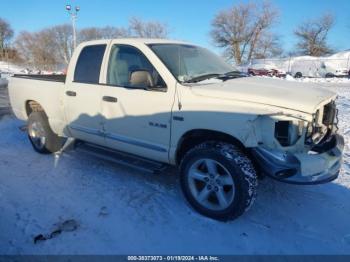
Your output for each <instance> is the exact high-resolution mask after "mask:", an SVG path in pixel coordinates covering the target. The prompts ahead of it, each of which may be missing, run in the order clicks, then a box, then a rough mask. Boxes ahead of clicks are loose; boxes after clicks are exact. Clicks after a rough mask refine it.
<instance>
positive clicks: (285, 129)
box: [275, 121, 304, 147]
mask: <svg viewBox="0 0 350 262" xmlns="http://www.w3.org/2000/svg"><path fill="white" fill-rule="evenodd" d="M303 131H304V121H298V122H293V121H278V122H276V123H275V138H276V139H277V141H278V142H279V143H280V145H281V146H284V147H286V146H292V145H294V144H295V143H296V142H297V141H298V140H299V139H300V137H301V136H302V135H303Z"/></svg>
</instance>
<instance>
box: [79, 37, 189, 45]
mask: <svg viewBox="0 0 350 262" xmlns="http://www.w3.org/2000/svg"><path fill="white" fill-rule="evenodd" d="M108 41H118V42H120V43H129V44H130V43H139V44H140V43H142V44H186V45H194V44H192V43H188V42H184V41H179V40H169V39H157V38H116V39H104V40H94V41H87V42H84V44H95V43H97V42H108Z"/></svg>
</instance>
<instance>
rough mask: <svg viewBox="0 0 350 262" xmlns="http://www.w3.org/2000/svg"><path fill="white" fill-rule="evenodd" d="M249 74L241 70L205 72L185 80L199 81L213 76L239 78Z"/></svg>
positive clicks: (190, 81) (224, 78) (225, 78)
mask: <svg viewBox="0 0 350 262" xmlns="http://www.w3.org/2000/svg"><path fill="white" fill-rule="evenodd" d="M246 76H247V75H246V74H245V73H242V72H240V71H237V70H236V71H230V72H227V73H225V74H214V73H211V74H205V75H200V76H195V77H193V78H191V79H189V80H187V81H184V83H198V82H201V81H204V80H208V79H211V78H217V79H220V80H223V81H226V80H229V79H232V78H239V77H246Z"/></svg>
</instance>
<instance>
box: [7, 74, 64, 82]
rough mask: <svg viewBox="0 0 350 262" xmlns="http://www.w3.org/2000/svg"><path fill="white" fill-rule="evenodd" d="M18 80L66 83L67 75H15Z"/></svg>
mask: <svg viewBox="0 0 350 262" xmlns="http://www.w3.org/2000/svg"><path fill="white" fill-rule="evenodd" d="M13 77H16V78H25V79H33V80H41V81H51V82H62V83H65V82H66V75H21V74H18V75H14V76H13Z"/></svg>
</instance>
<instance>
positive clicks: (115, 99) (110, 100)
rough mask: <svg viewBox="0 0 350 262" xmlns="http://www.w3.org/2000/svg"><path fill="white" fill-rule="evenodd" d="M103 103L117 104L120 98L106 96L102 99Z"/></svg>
mask: <svg viewBox="0 0 350 262" xmlns="http://www.w3.org/2000/svg"><path fill="white" fill-rule="evenodd" d="M102 100H103V101H106V102H109V103H117V102H118V98H116V97H113V96H104V97H103V98H102Z"/></svg>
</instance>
